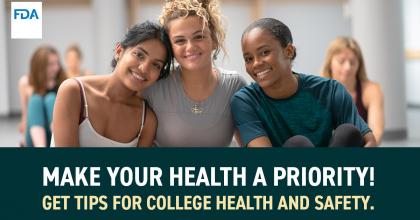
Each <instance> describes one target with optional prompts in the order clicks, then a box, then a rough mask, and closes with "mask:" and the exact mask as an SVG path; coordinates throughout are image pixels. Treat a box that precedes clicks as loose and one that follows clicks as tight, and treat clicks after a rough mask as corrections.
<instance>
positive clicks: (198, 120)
mask: <svg viewBox="0 0 420 220" xmlns="http://www.w3.org/2000/svg"><path fill="white" fill-rule="evenodd" d="M160 23H161V25H163V26H164V28H165V29H166V30H167V32H168V35H169V39H170V41H171V45H172V49H173V53H174V57H175V59H176V61H177V63H178V64H179V65H178V66H176V67H174V68H173V70H172V73H171V75H170V76H169V77H168V78H167V79H164V80H161V81H160V82H158V83H156V84H155V85H153V86H152V87H151V88H150V89H149V90H148V91H147V92H146V93H145V98H146V99H147V100H148V101H149V103H150V105H151V106H152V108H153V110H154V111H155V113H156V115H157V118H158V129H157V133H156V139H155V144H156V145H158V146H228V145H229V144H230V143H231V141H232V137H233V134H234V131H235V128H234V124H233V120H232V115H231V110H230V99H231V97H232V95H233V94H234V93H235V92H236V91H238V90H239V89H240V88H242V87H243V86H244V85H245V80H244V79H243V78H242V77H241V76H240V75H239V74H238V73H236V72H233V71H226V70H223V69H221V68H218V67H216V66H214V62H213V61H214V60H215V59H216V58H217V55H218V54H219V52H220V50H222V51H223V52H226V50H225V48H224V46H223V42H224V40H225V31H224V29H223V24H222V15H221V13H220V10H219V4H218V1H216V0H173V1H166V3H165V5H164V7H163V9H162V13H161V15H160Z"/></svg>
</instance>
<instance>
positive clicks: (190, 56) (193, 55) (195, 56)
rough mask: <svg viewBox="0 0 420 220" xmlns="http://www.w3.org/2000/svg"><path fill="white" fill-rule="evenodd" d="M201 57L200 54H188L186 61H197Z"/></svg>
mask: <svg viewBox="0 0 420 220" xmlns="http://www.w3.org/2000/svg"><path fill="white" fill-rule="evenodd" d="M198 56H199V54H188V55H186V56H185V58H186V59H195V58H197V57H198Z"/></svg>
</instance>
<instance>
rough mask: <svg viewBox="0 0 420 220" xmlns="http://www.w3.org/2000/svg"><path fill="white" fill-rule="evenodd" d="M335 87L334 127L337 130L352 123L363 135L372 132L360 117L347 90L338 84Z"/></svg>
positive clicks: (333, 104) (333, 105)
mask: <svg viewBox="0 0 420 220" xmlns="http://www.w3.org/2000/svg"><path fill="white" fill-rule="evenodd" d="M333 87H334V88H335V91H334V93H333V100H332V101H333V103H332V107H333V112H334V114H335V117H334V119H335V124H334V127H335V128H336V127H338V126H339V125H341V124H345V123H350V124H353V125H354V126H355V127H356V128H358V129H359V130H360V132H361V133H362V135H365V134H366V133H368V132H370V131H371V130H370V128H369V127H368V125H367V124H366V122H365V121H364V120H363V119H362V118H361V117H360V115H359V113H358V111H357V108H356V106H355V104H354V102H353V99H352V97H351V96H350V94H349V93H348V92H347V90H346V88H345V87H344V86H343V85H341V84H340V83H338V82H336V83H335V86H333Z"/></svg>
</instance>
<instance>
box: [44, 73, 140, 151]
mask: <svg viewBox="0 0 420 220" xmlns="http://www.w3.org/2000/svg"><path fill="white" fill-rule="evenodd" d="M74 79H75V80H76V81H77V82H78V83H79V85H80V87H81V88H82V94H83V101H84V102H83V103H84V106H83V107H84V108H83V109H84V112H83V115H84V120H83V121H82V123H80V124H79V144H80V146H81V147H137V144H138V140H139V137H140V135H141V132H142V130H143V127H144V119H145V116H146V114H145V112H146V103H145V101H144V100H143V113H142V117H141V127H140V132H139V134H138V135H137V136H136V137H135V138H134V140H132V141H131V142H129V143H120V142H117V141H114V140H112V139H109V138H107V137H104V136H102V135H100V134H99V133H98V132H97V131H96V130H95V128H94V127H93V126H92V123H91V122H90V120H89V110H88V103H87V99H86V93H85V88H84V86H83V83H82V81H81V80H80V79H78V78H74ZM54 146H55V142H54V135H53V137H52V140H51V147H54Z"/></svg>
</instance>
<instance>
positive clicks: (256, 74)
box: [232, 18, 376, 147]
mask: <svg viewBox="0 0 420 220" xmlns="http://www.w3.org/2000/svg"><path fill="white" fill-rule="evenodd" d="M242 51H243V57H244V60H245V68H246V71H247V72H248V74H249V75H250V76H251V77H252V78H253V79H254V80H255V81H256V83H253V84H252V85H250V86H247V87H245V88H243V89H241V90H240V91H239V92H237V93H236V94H235V95H234V97H233V98H232V112H233V115H234V118H235V122H236V126H237V127H238V129H239V131H240V136H241V139H242V142H243V144H244V145H246V146H249V147H262V146H265V147H267V146H277V147H281V146H285V147H292V146H295V147H308V146H324V147H326V146H343V147H344V146H354V147H358V146H375V145H376V141H375V137H374V136H373V134H372V132H371V130H370V129H369V128H368V126H367V124H366V123H365V122H364V121H363V120H362V119H361V118H360V116H359V115H358V113H357V109H356V107H355V106H354V104H353V101H352V99H351V96H350V95H349V94H348V93H347V91H346V89H345V88H344V86H342V85H341V84H340V83H338V82H337V81H335V80H330V79H325V78H322V77H318V76H312V75H305V74H300V73H295V72H293V71H292V61H293V59H294V58H295V57H296V49H295V47H294V46H293V38H292V34H291V32H290V30H289V28H288V27H287V26H286V25H285V24H283V23H282V22H280V21H278V20H276V19H273V18H263V19H260V20H257V21H255V22H254V23H252V24H251V25H250V26H249V27H248V28H247V29H246V30H245V31H244V33H243V35H242Z"/></svg>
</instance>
